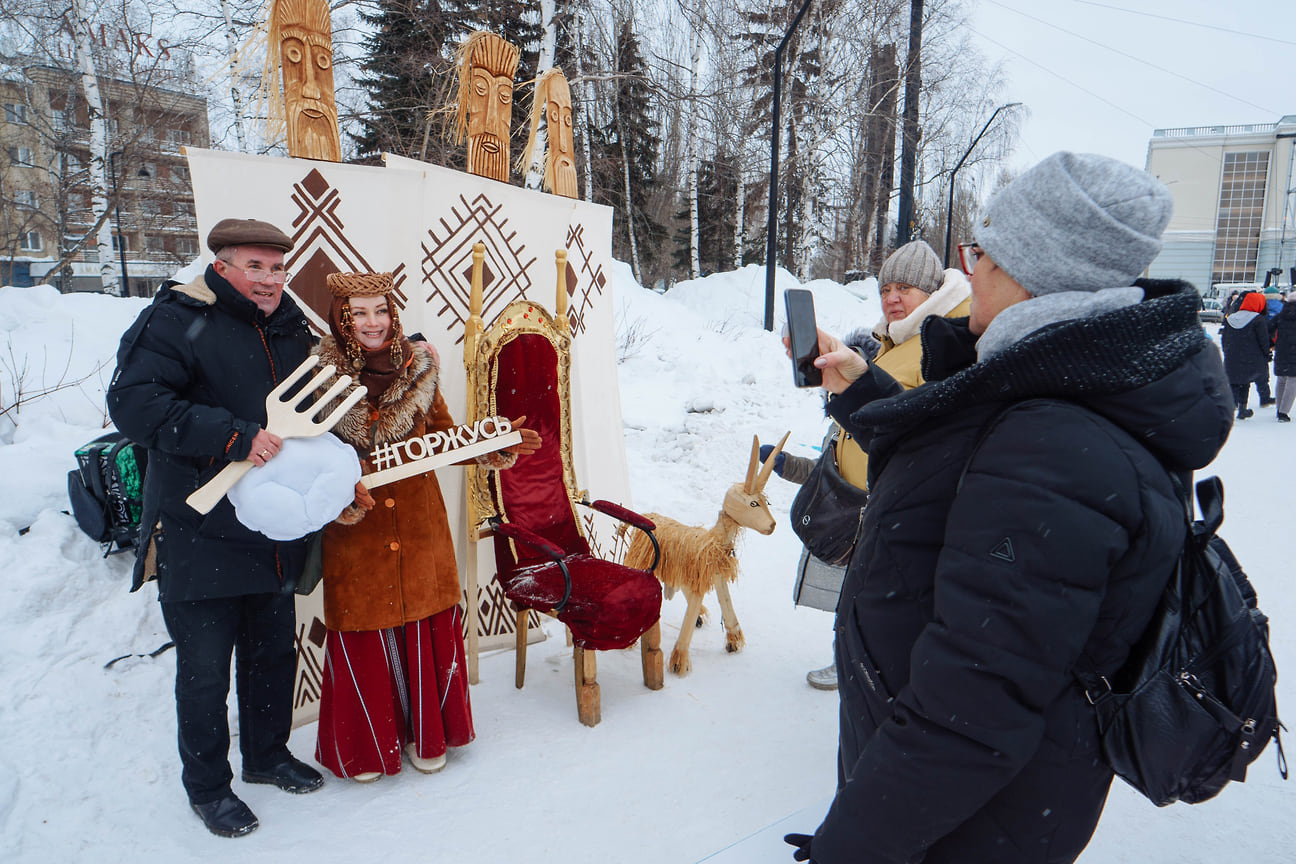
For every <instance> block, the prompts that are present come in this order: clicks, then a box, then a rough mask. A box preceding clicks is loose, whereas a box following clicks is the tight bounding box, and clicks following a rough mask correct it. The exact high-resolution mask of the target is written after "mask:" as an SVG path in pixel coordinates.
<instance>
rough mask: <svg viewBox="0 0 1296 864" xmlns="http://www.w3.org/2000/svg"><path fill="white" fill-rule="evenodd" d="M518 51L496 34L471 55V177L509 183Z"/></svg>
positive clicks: (483, 39)
mask: <svg viewBox="0 0 1296 864" xmlns="http://www.w3.org/2000/svg"><path fill="white" fill-rule="evenodd" d="M517 65H518V50H517V48H515V47H513V46H512V45H510V44H509V43H508V42H505V41H504V40H503V39H501V38H500V37H499V36H496V35H495V34H493V33H486V34H483V35H481V36H480V37H479V38H477V39H476V41H475V42H474V43H473V44H472V46H471V48H470V49H469V55H468V73H467V74H468V76H469V81H468V93H467V98H468V110H467V113H468V173H469V174H476V175H477V176H479V177H489V178H491V179H492V180H500V181H502V182H505V183H507V182H508V179H509V127H510V124H511V121H512V118H513V74H514V73H515V72H516V71H517Z"/></svg>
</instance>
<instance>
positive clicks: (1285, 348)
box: [1274, 300, 1296, 378]
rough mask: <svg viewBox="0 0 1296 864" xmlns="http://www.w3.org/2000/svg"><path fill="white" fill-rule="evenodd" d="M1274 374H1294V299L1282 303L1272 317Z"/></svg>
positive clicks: (1295, 301) (1295, 326)
mask: <svg viewBox="0 0 1296 864" xmlns="http://www.w3.org/2000/svg"><path fill="white" fill-rule="evenodd" d="M1274 331H1275V333H1276V335H1277V341H1275V342H1274V374H1275V375H1281V376H1282V377H1284V378H1289V377H1291V376H1294V375H1296V300H1288V301H1287V302H1286V303H1284V304H1283V307H1282V309H1281V310H1279V312H1278V315H1277V316H1275V318H1274Z"/></svg>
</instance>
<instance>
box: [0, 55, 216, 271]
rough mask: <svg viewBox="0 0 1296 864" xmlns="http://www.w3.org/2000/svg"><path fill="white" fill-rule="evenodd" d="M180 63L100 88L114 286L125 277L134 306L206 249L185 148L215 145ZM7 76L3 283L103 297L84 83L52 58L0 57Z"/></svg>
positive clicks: (2, 132) (1, 178) (0, 194)
mask: <svg viewBox="0 0 1296 864" xmlns="http://www.w3.org/2000/svg"><path fill="white" fill-rule="evenodd" d="M183 59H184V58H176V61H177V62H173V63H169V64H157V65H155V66H154V67H152V68H150V69H149V70H148V73H147V74H146V75H141V76H140V77H139V79H137V80H130V79H127V78H121V77H116V76H104V77H100V79H99V93H100V98H101V99H102V101H103V103H104V110H105V114H106V115H107V120H108V148H107V149H108V154H107V155H108V158H107V160H106V162H105V169H106V172H107V177H108V180H107V187H108V188H107V190H106V191H107V194H108V201H109V207H108V214H107V219H108V222H109V224H110V226H111V229H112V238H113V240H112V242H113V248H112V254H113V268H114V271H115V272H116V273H117V274H118V278H119V279H120V278H122V272H123V270H124V271H125V274H126V276H125V283H126V286H127V287H126V289H125V290H124V291H123V293H124V294H129V295H132V296H148V295H150V294H151V293H152V292H153V290H155V289H156V288H157V286H158V285H160V284H161V282H162V281H163V280H164V279H166V278H168V277H170V276H171V274H173V273H174V272H175V271H176V270H177V269H178V268H179V267H180V266H182V265H184V264H187V263H189V262H190V261H192V260H193V259H194V258H195V257H196V256H197V255H198V251H199V247H198V225H197V220H196V218H195V211H194V200H193V189H192V185H191V183H190V180H189V173H188V167H187V164H186V161H185V158H184V156H183V154H182V153H181V147H183V146H185V145H192V146H198V147H206V146H208V143H209V140H210V136H209V133H208V125H207V102H206V100H205V99H204V98H203V97H201V96H199V95H197V89H198V88H197V85H196V83H195V80H194V76H193V74H192V71H191V68H190V67H189V65H188V64H187V63H185V62H183ZM0 68H2V71H0V107H2V109H3V114H2V115H0V285H31V284H37V283H41V282H46V283H49V284H51V285H55V286H56V287H58V288H59V289H60V290H62V291H64V292H67V291H99V290H101V288H102V282H101V279H100V264H99V261H98V257H97V254H96V247H95V238H94V236H93V235H94V233H95V219H94V216H93V210H92V206H91V204H92V202H91V187H90V172H89V164H90V121H89V115H88V111H87V103H86V100H85V96H84V93H83V91H82V87H81V79H80V75H79V74H78V73H77V71H76V70H75V69H74V68H73V67H72V65H71V64H70V63H69V64H67V65H63V64H61V63H59V62H51V61H49V60H48V59H47V60H43V61H41V62H35V61H32V62H25V61H24V60H23V58H0ZM82 243H83V244H84V245H82V246H81V248H80V249H79V251H77V252H76V254H73V255H71V257H70V258H69V257H68V253H69V252H70V251H71V250H73V249H75V248H76V247H77V246H78V244H82ZM65 259H67V260H65ZM60 261H63V262H64V263H63V266H61V267H60V266H59V262H60Z"/></svg>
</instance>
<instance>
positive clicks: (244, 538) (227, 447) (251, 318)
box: [108, 267, 311, 602]
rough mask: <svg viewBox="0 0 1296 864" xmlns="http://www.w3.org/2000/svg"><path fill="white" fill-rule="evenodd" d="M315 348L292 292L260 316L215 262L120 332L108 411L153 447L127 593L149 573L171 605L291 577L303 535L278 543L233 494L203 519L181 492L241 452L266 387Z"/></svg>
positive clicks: (161, 294) (253, 589) (270, 587)
mask: <svg viewBox="0 0 1296 864" xmlns="http://www.w3.org/2000/svg"><path fill="white" fill-rule="evenodd" d="M310 348H311V337H310V331H309V329H308V327H307V323H306V316H305V315H303V314H302V312H301V309H300V308H299V307H298V306H297V304H296V303H294V302H293V300H292V298H291V297H289V296H288V295H287V294H285V295H283V298H282V300H280V302H279V306H278V308H276V309H275V311H274V312H273V313H272V314H271V315H270V316H268V317H267V316H266V315H264V314H263V313H262V312H261V311H260V310H259V309H258V308H257V307H256V304H254V303H253V302H252V301H251V300H249V299H247V298H246V297H244V296H243V295H241V294H239V293H238V292H237V291H235V290H234V287H233V286H232V285H230V284H229V282H227V281H225V280H224V279H223V278H221V277H220V276H218V275H217V274H216V271H215V269H214V268H212V267H208V268H207V272H206V274H205V275H204V276H203V277H202V278H200V279H197V280H195V281H194V282H191V283H189V284H188V285H177V284H175V283H167V284H166V285H164V286H163V287H162V288H161V289H160V290H159V291H158V293H157V296H156V297H154V298H153V303H152V305H150V306H149V307H148V308H147V309H145V310H144V311H143V312H142V313H140V316H139V318H138V319H137V320H136V321H135V323H134V324H132V325H131V327H130V329H128V330H127V331H126V333H125V334H123V336H122V341H121V347H120V348H119V349H118V351H117V372H116V374H115V375H114V376H113V381H112V384H111V385H110V386H109V388H108V411H109V413H110V415H111V416H112V419H113V422H114V423H116V424H117V428H118V429H120V430H121V431H122V432H123V433H124V434H125V435H126V436H128V437H129V438H130V439H131V440H133V441H135V442H136V443H138V444H141V445H143V446H145V447H147V448H148V449H149V468H148V473H147V474H146V475H145V478H144V512H143V515H142V518H141V519H140V531H141V532H142V535H141V538H140V539H141V543H140V549H141V553H140V555H139V557H138V559H137V560H136V563H135V578H134V585H133V586H132V588H131V590H137V589H138V588H139V587H140V586H141V585H142V584H143V583H144V582H145V581H146V580H147V579H149V578H152V577H153V576H154V575H156V576H157V579H158V597H159V599H161V600H162V601H164V602H168V601H181V600H198V599H204V598H212V597H232V596H238V595H242V594H256V593H264V592H273V591H278V590H280V589H281V588H282V587H283V585H284V580H285V578H287V577H292V578H293V579H294V580H295V579H296V577H297V575H298V574H299V573H300V571H301V568H302V565H303V564H304V562H305V557H306V544H305V541H296V542H291V543H278V542H275V541H273V540H270V539H268V538H266V537H265V536H264V535H262V534H259V533H257V532H254V531H251V530H250V529H248V528H245V527H244V526H243V525H242V524H241V523H240V522H239V521H238V520H237V518H236V517H235V515H234V507H233V505H231V504H230V502H229V499H228V498H224V499H222V500H221V502H220V503H219V504H217V505H216V507H215V509H213V510H212V511H211V513H209V514H207V515H206V516H200V515H199V514H198V513H196V512H194V511H193V510H192V509H191V508H190V507H189V505H187V504H185V498H186V497H188V495H189V494H190V493H191V492H193V491H194V490H195V489H197V488H198V487H199V486H202V485H203V484H204V483H206V482H207V481H208V480H210V479H211V478H212V477H214V476H215V475H216V474H217V473H218V472H219V471H220V470H221V469H222V468H224V467H225V465H226V464H227V463H229V462H236V461H240V460H243V459H246V458H247V456H248V452H249V450H250V449H251V446H252V439H253V437H255V436H256V433H257V431H258V430H259V429H260V428H261V427H262V426H264V424H265V422H266V413H265V397H266V394H267V393H269V392H270V390H272V389H273V388H274V386H275V384H276V383H277V382H278V381H280V380H282V378H283V376H284V375H286V374H287V373H289V372H291V371H292V370H293V369H295V368H296V367H297V366H298V365H299V364H300V363H301V361H302V360H304V359H306V355H307V354H308V353H310ZM158 526H160V528H158Z"/></svg>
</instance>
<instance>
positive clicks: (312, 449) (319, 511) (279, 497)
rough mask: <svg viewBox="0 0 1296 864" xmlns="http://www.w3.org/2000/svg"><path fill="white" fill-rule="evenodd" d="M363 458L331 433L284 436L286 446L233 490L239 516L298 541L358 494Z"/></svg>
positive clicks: (253, 525)
mask: <svg viewBox="0 0 1296 864" xmlns="http://www.w3.org/2000/svg"><path fill="white" fill-rule="evenodd" d="M359 479H360V459H359V457H357V456H356V452H355V450H353V449H352V448H351V447H350V446H349V445H347V444H344V443H342V442H341V441H339V440H338V439H337V438H335V437H333V436H332V435H329V434H327V433H326V434H324V435H320V436H317V437H315V438H285V439H284V442H283V449H281V450H280V451H279V453H278V455H276V456H275V457H274V458H273V459H271V460H270V461H269V462H267V463H266V464H265V465H264V466H263V467H261V468H253V469H252V470H251V471H249V472H248V473H247V474H245V475H243V479H241V480H239V482H238V483H237V484H235V486H234V488H233V489H231V490H230V491H229V499H230V503H231V504H233V505H234V513H235V515H236V516H237V517H238V520H239V521H240V522H242V523H243V524H244V525H246V526H247V527H248V528H251V529H252V530H253V531H259V532H261V533H262V534H264V535H265V536H267V537H269V538H270V539H271V540H296V539H297V538H299V537H305V536H306V535H307V534H309V533H311V532H312V531H315V530H318V529H319V528H322V527H324V526H325V525H327V524H328V523H329V522H332V521H333V520H334V519H336V518H337V516H338V514H339V513H341V512H342V509H343V508H344V507H346V506H347V505H348V504H350V503H351V502H352V501H353V500H354V499H355V484H356V481H357V480H359Z"/></svg>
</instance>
